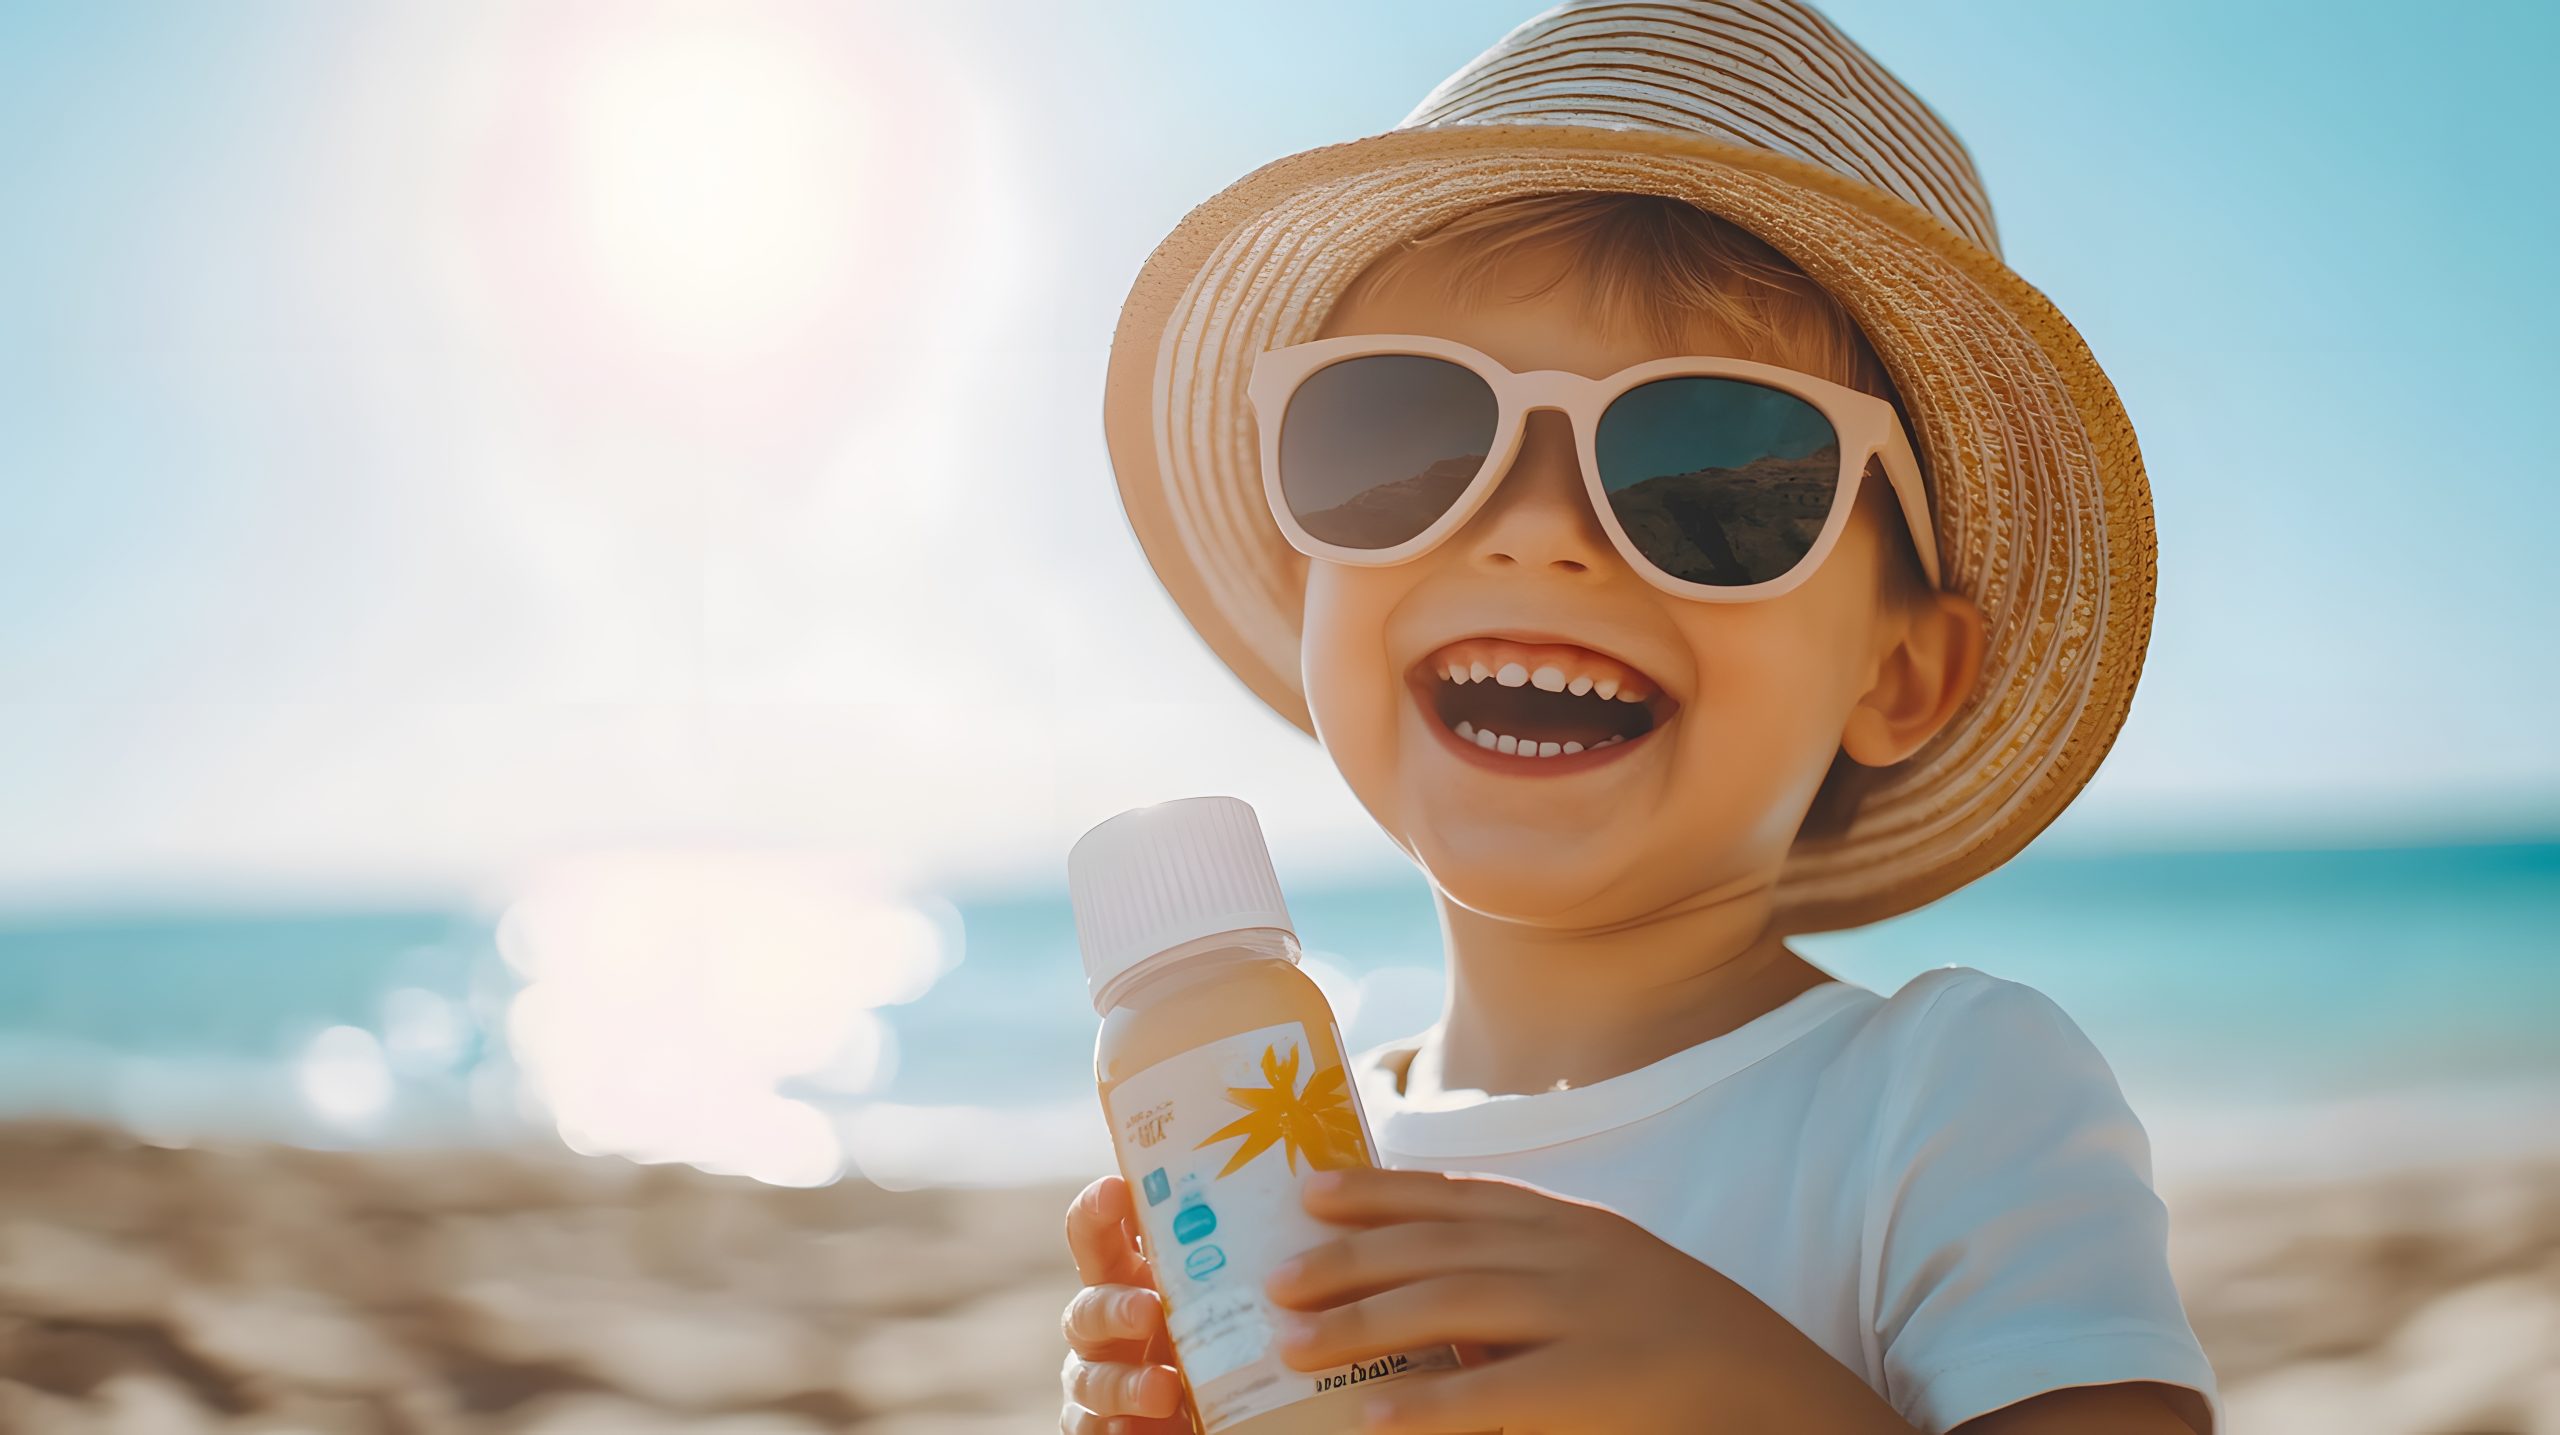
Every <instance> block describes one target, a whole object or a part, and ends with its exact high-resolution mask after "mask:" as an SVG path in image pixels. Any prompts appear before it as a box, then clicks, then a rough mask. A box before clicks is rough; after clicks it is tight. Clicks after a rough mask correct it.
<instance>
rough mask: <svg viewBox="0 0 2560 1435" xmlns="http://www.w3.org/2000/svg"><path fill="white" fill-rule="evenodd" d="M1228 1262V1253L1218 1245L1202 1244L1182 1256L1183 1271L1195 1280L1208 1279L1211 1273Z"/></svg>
mask: <svg viewBox="0 0 2560 1435" xmlns="http://www.w3.org/2000/svg"><path fill="white" fill-rule="evenodd" d="M1226 1263H1227V1253H1226V1252H1224V1251H1222V1250H1219V1249H1218V1248H1217V1247H1216V1246H1201V1247H1198V1248H1196V1249H1194V1250H1193V1251H1192V1252H1191V1254H1189V1255H1187V1256H1184V1257H1183V1258H1182V1273H1183V1274H1184V1275H1187V1276H1189V1277H1191V1278H1192V1279H1193V1280H1195V1281H1197V1280H1206V1279H1208V1278H1209V1273H1210V1272H1212V1271H1214V1270H1216V1269H1217V1268H1218V1267H1220V1266H1223V1265H1225V1264H1226Z"/></svg>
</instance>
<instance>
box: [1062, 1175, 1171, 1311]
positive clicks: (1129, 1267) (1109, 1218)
mask: <svg viewBox="0 0 2560 1435" xmlns="http://www.w3.org/2000/svg"><path fill="white" fill-rule="evenodd" d="M1134 1209H1135V1208H1133V1207H1132V1206H1131V1205H1130V1203H1129V1183H1128V1182H1126V1181H1124V1180H1122V1179H1120V1178H1119V1177H1118V1176H1099V1177H1096V1178H1095V1179H1094V1181H1093V1184H1091V1185H1089V1186H1087V1187H1085V1188H1084V1189H1083V1190H1082V1191H1079V1192H1077V1193H1076V1198H1075V1199H1074V1200H1073V1201H1070V1202H1068V1203H1067V1251H1068V1254H1070V1255H1072V1256H1074V1257H1075V1262H1076V1276H1077V1278H1078V1279H1080V1280H1082V1281H1083V1282H1084V1283H1085V1284H1086V1285H1089V1286H1097V1285H1139V1286H1149V1287H1152V1286H1153V1285H1154V1284H1155V1276H1154V1274H1153V1273H1152V1272H1150V1271H1149V1270H1148V1269H1147V1263H1146V1262H1145V1261H1144V1260H1143V1259H1141V1258H1140V1257H1139V1255H1138V1243H1137V1240H1136V1239H1135V1238H1134V1237H1133V1236H1131V1235H1130V1234H1129V1228H1128V1224H1127V1223H1128V1222H1129V1221H1130V1220H1131V1219H1132V1218H1133V1215H1134Z"/></svg>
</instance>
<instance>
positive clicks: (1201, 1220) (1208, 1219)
mask: <svg viewBox="0 0 2560 1435" xmlns="http://www.w3.org/2000/svg"><path fill="white" fill-rule="evenodd" d="M1216 1229H1218V1213H1217V1212H1215V1211H1212V1210H1210V1209H1209V1208H1208V1207H1207V1206H1185V1207H1183V1208H1182V1214H1181V1215H1178V1216H1176V1217H1174V1218H1173V1238H1174V1239H1175V1240H1176V1241H1179V1242H1181V1243H1182V1244H1183V1245H1186V1246H1187V1245H1189V1244H1191V1243H1192V1242H1193V1241H1196V1240H1198V1239H1200V1238H1201V1237H1202V1236H1205V1235H1207V1234H1209V1233H1210V1232H1211V1231H1214V1230H1216Z"/></svg>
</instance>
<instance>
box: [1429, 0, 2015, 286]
mask: <svg viewBox="0 0 2560 1435" xmlns="http://www.w3.org/2000/svg"><path fill="white" fill-rule="evenodd" d="M1468 124H1556V125H1581V126H1587V127H1592V128H1600V129H1649V130H1662V131H1668V132H1672V133H1678V134H1686V135H1693V136H1702V137H1705V138H1708V139H1712V140H1718V141H1721V142H1724V143H1727V144H1737V145H1743V146H1747V147H1749V148H1752V149H1759V150H1768V151H1772V152H1774V153H1778V154H1784V155H1790V156H1793V157H1794V158H1797V159H1802V160H1805V161H1808V162H1810V163H1813V164H1818V165H1821V166H1822V167H1824V168H1826V169H1829V170H1833V171H1835V172H1837V173H1839V174H1842V175H1846V176H1847V177H1849V178H1851V179H1854V180H1857V181H1859V182H1861V183H1863V184H1867V185H1871V186H1873V187H1875V188H1877V189H1880V190H1883V191H1884V192H1885V193H1887V194H1891V195H1893V196H1895V197H1897V198H1899V199H1902V200H1905V201H1908V202H1909V203H1911V204H1913V205H1915V206H1917V207H1918V208H1920V209H1923V210H1926V211H1928V212H1929V213H1930V214H1933V215H1935V216H1937V218H1938V219H1939V220H1941V221H1943V222H1944V223H1945V224H1946V225H1947V226H1948V227H1949V228H1951V229H1953V230H1955V231H1956V232H1957V233H1958V234H1961V235H1963V236H1964V237H1966V238H1967V239H1970V240H1972V241H1973V242H1974V243H1976V244H1979V245H1981V246H1982V247H1983V248H1984V249H1987V250H1989V251H1990V252H1992V253H1993V254H1995V255H1996V254H1998V253H1999V252H2000V235H1999V230H1998V228H1997V226H1996V225H1995V224H1994V223H1993V220H1992V215H1991V200H1990V197H1989V196H1988V195H1987V194H1985V193H1984V191H1983V188H1982V180H1981V177H1980V176H1979V175H1977V174H1976V173H1975V172H1974V168H1973V159H1972V156H1971V155H1970V154H1969V153H1968V152H1967V151H1966V149H1965V147H1964V144H1963V142H1962V141H1960V140H1958V139H1957V138H1956V135H1955V131H1953V130H1952V129H1950V128H1948V127H1947V124H1946V122H1945V121H1944V120H1942V119H1940V118H1939V117H1938V115H1937V113H1936V112H1935V111H1933V110H1931V109H1930V108H1929V107H1928V106H1927V105H1926V104H1924V103H1922V102H1921V100H1920V98H1919V97H1918V96H1916V95H1914V94H1912V93H1911V91H1910V90H1908V89H1906V88H1904V86H1903V84H1902V82H1901V81H1900V80H1897V79H1895V78H1894V77H1893V75H1892V74H1891V73H1890V72H1888V71H1887V70H1886V69H1885V68H1884V67H1883V66H1881V65H1879V64H1877V63H1876V62H1875V61H1874V60H1873V59H1872V58H1870V57H1869V56H1868V55H1867V52H1866V51H1864V50H1862V49H1860V48H1859V47H1858V45H1857V43H1856V42H1855V41H1852V40H1851V39H1850V38H1849V37H1848V36H1846V35H1843V34H1841V33H1840V31H1839V30H1838V29H1837V28H1835V27H1834V26H1833V25H1832V24H1831V22H1830V21H1828V20H1826V19H1825V18H1823V16H1822V15H1821V13H1820V12H1818V11H1816V10H1815V9H1813V7H1811V6H1810V5H1806V4H1803V3H1801V0H1655V3H1634V4H1629V3H1625V0H1567V3H1565V4H1561V5H1558V6H1556V7H1554V8H1553V9H1550V10H1547V11H1545V12H1543V13H1541V14H1538V15H1536V16H1533V17H1531V18H1530V19H1528V20H1525V21H1523V22H1522V23H1521V24H1519V25H1518V26H1516V27H1514V28H1513V29H1512V31H1511V32H1510V33H1509V34H1507V35H1504V36H1503V37H1502V38H1501V39H1500V40H1497V41H1495V42H1494V44H1493V46H1492V48H1490V49H1488V50H1486V51H1485V52H1484V53H1483V54H1481V55H1478V56H1476V57H1475V58H1474V59H1473V60H1470V61H1468V62H1467V64H1466V65H1465V66H1463V67H1462V68H1460V69H1459V70H1458V72H1457V73H1455V74H1453V75H1451V76H1449V78H1447V79H1445V80H1442V81H1441V82H1440V83H1439V85H1438V86H1436V87H1434V88H1433V90H1432V91H1431V93H1430V94H1428V95H1426V96H1424V97H1423V100H1422V103H1420V104H1419V105H1416V106H1415V107H1414V109H1413V112H1412V113H1411V114H1408V115H1406V116H1405V117H1404V119H1403V120H1402V121H1401V122H1400V123H1398V124H1397V126H1396V128H1397V129H1400V130H1405V129H1421V128H1427V127H1431V126H1437V125H1468Z"/></svg>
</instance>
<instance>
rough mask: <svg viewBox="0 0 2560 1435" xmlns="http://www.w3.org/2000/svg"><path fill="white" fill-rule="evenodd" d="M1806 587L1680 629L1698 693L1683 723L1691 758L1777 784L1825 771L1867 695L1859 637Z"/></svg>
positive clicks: (1701, 618)
mask: <svg viewBox="0 0 2560 1435" xmlns="http://www.w3.org/2000/svg"><path fill="white" fill-rule="evenodd" d="M1809 587H1810V585H1808V588H1807V589H1799V590H1797V592H1796V593H1793V594H1789V595H1788V596H1787V597H1785V598H1781V599H1777V600H1774V601H1772V602H1768V603H1762V604H1752V605H1749V606H1745V607H1738V608H1735V609H1733V610H1732V611H1730V612H1722V613H1708V614H1701V615H1696V616H1694V617H1693V618H1692V620H1691V622H1690V623H1689V624H1688V625H1687V626H1689V627H1690V629H1691V632H1690V638H1691V651H1692V653H1694V654H1695V656H1696V660H1697V687H1696V690H1695V692H1694V693H1693V694H1692V695H1691V698H1690V702H1689V707H1688V709H1687V710H1686V711H1684V712H1683V713H1682V715H1681V716H1682V717H1683V718H1684V719H1691V718H1694V719H1695V720H1696V721H1695V722H1694V724H1693V725H1692V734H1691V736H1692V738H1693V739H1694V741H1693V742H1692V744H1691V746H1692V747H1693V749H1695V751H1694V752H1693V753H1692V756H1693V757H1697V758H1699V759H1701V760H1705V761H1709V762H1712V763H1714V764H1716V765H1718V766H1720V767H1724V768H1726V769H1727V770H1728V771H1730V770H1731V769H1732V768H1733V767H1735V766H1740V767H1743V768H1744V769H1745V770H1751V769H1758V770H1761V771H1764V772H1766V773H1768V775H1770V776H1771V777H1773V778H1781V779H1801V780H1804V781H1819V779H1820V777H1821V774H1822V773H1823V772H1824V771H1826V770H1828V768H1829V766H1830V764H1831V760H1832V756H1833V754H1834V753H1835V752H1836V751H1837V750H1838V748H1839V745H1840V732H1841V729H1842V728H1843V727H1844V726H1845V725H1846V723H1847V721H1848V715H1849V710H1850V708H1851V707H1852V706H1853V705H1855V703H1856V701H1857V698H1858V695H1859V693H1861V692H1862V691H1864V682H1863V678H1864V673H1863V671H1862V670H1861V667H1862V660H1861V657H1860V653H1861V647H1860V644H1861V630H1860V629H1859V628H1858V627H1857V626H1856V625H1855V624H1853V623H1850V622H1848V621H1845V620H1844V616H1843V615H1842V614H1841V613H1839V612H1836V611H1834V606H1835V605H1831V604H1826V603H1823V602H1819V601H1814V600H1816V599H1817V598H1818V596H1819V595H1816V594H1814V593H1812V592H1810V591H1809ZM1799 597H1802V598H1804V599H1806V600H1807V601H1804V602H1797V601H1796V599H1797V598H1799ZM1736 758H1742V759H1745V760H1744V761H1743V762H1740V763H1736V762H1735V759H1736ZM1788 785H1790V786H1793V785H1801V784H1800V782H1797V781H1793V780H1790V781H1789V782H1788Z"/></svg>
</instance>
